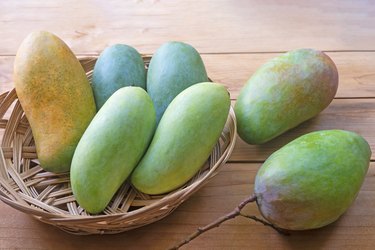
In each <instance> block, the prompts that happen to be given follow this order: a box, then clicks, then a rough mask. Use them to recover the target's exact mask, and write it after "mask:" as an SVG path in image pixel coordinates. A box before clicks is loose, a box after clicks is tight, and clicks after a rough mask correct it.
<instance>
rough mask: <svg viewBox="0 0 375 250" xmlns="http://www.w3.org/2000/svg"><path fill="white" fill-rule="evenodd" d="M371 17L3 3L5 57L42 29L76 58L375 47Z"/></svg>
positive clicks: (343, 8)
mask: <svg viewBox="0 0 375 250" xmlns="http://www.w3.org/2000/svg"><path fill="white" fill-rule="evenodd" d="M374 13H375V5H374V4H370V2H369V1H365V0H357V1H348V0H345V1H341V0H332V1H318V2H317V1H298V0H287V1H283V3H282V4H280V2H279V1H276V0H273V1H259V0H251V1H249V0H240V1H234V0H206V1H200V0H191V1H179V2H178V3H176V2H175V1H161V0H144V1H142V0H132V1H117V0H108V1H74V0H57V1H37V0H34V1H22V0H12V1H0V17H1V19H0V31H1V39H0V54H12V55H13V54H15V52H16V50H17V48H18V46H19V44H20V43H21V41H22V40H23V39H24V37H25V36H26V35H27V34H28V33H29V32H31V31H32V30H41V29H42V30H48V31H51V32H54V33H56V34H57V35H58V36H60V37H61V38H62V39H63V40H65V41H66V42H67V43H68V44H69V45H70V46H71V47H72V48H73V50H74V52H76V53H98V52H99V51H101V50H102V49H103V48H104V47H106V46H107V45H110V44H115V43H125V44H129V45H132V46H135V47H136V48H137V49H138V50H139V51H142V52H144V53H153V52H154V51H155V49H156V48H157V47H159V46H160V45H161V44H162V43H164V42H166V41H171V40H179V41H185V42H187V43H190V44H192V45H193V46H194V47H196V48H197V49H198V50H199V51H200V52H215V53H216V52H218V53H222V52H254V51H286V50H291V49H295V48H301V47H313V48H316V49H320V50H374V49H375V43H374V41H375V33H374V32H371V31H372V30H373V28H374V25H373V24H374V22H375V14H374ZM364 20H366V21H364Z"/></svg>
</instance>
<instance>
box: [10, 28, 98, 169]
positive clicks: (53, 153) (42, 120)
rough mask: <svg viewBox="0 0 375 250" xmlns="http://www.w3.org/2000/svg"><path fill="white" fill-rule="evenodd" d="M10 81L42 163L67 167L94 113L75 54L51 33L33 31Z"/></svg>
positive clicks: (89, 91) (48, 165)
mask: <svg viewBox="0 0 375 250" xmlns="http://www.w3.org/2000/svg"><path fill="white" fill-rule="evenodd" d="M14 86H15V89H16V92H17V96H18V99H19V101H20V103H21V106H22V108H23V110H24V111H25V115H26V117H27V119H28V121H29V123H30V127H31V130H32V132H33V136H34V141H35V146H36V152H37V154H38V159H39V162H40V165H41V167H42V168H43V169H44V170H46V171H51V172H66V171H69V169H70V165H71V161H72V158H73V154H74V150H75V148H76V146H77V144H78V142H79V140H80V138H81V136H82V135H83V133H84V132H85V129H86V128H87V126H88V125H89V123H90V122H91V120H92V118H93V117H94V115H95V113H96V108H95V101H94V96H93V93H92V89H91V86H90V83H89V80H88V79H87V77H86V73H85V71H84V70H83V68H82V66H81V64H80V63H79V61H78V60H77V58H76V56H75V55H74V54H73V52H72V51H71V50H70V49H69V47H68V46H67V45H66V44H65V43H64V42H63V41H62V40H61V39H60V38H58V37H57V36H55V35H54V34H51V33H49V32H46V31H37V32H32V33H31V34H30V35H28V36H27V37H26V38H25V40H24V41H23V42H22V44H21V46H20V47H19V49H18V51H17V55H16V58H15V62H14Z"/></svg>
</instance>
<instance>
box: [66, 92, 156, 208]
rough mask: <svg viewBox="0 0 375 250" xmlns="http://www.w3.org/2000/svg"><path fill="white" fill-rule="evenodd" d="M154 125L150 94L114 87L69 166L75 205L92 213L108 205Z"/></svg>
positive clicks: (132, 166) (128, 173)
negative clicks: (112, 92)
mask: <svg viewBox="0 0 375 250" xmlns="http://www.w3.org/2000/svg"><path fill="white" fill-rule="evenodd" d="M155 126H156V114H155V110H154V107H153V104H152V101H151V99H150V97H149V96H148V95H147V93H146V91H145V90H143V89H142V88H139V87H124V88H121V89H119V90H117V91H116V92H115V93H114V94H113V95H112V96H111V97H110V98H109V99H108V101H107V102H106V103H105V104H104V105H103V107H102V108H101V109H100V110H99V111H98V113H97V114H96V116H95V117H94V119H93V120H92V122H91V123H90V125H89V127H88V128H87V130H86V132H85V133H84V134H83V136H82V139H81V140H80V142H79V144H78V146H77V149H76V152H75V153H74V157H73V161H72V168H71V174H70V178H71V185H72V190H73V194H74V196H75V198H76V199H77V202H78V204H79V205H80V206H81V207H83V208H85V209H86V211H88V212H89V213H92V214H96V213H100V212H101V211H103V210H104V208H105V207H106V206H107V205H108V203H109V202H110V200H111V199H112V197H113V195H114V194H115V193H116V191H117V190H118V189H119V187H120V186H121V184H122V183H123V182H124V181H125V180H126V179H127V177H128V176H129V175H130V173H131V171H132V170H133V169H134V168H135V166H136V165H137V163H138V162H139V160H140V159H141V157H142V155H143V154H144V152H145V151H146V149H147V147H148V145H149V143H150V141H151V139H152V136H153V134H154V130H155Z"/></svg>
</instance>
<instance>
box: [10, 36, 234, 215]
mask: <svg viewBox="0 0 375 250" xmlns="http://www.w3.org/2000/svg"><path fill="white" fill-rule="evenodd" d="M14 81H15V88H16V92H17V95H18V99H19V101H20V103H21V105H22V107H23V109H24V111H25V115H26V117H27V118H28V121H29V123H30V127H31V129H32V132H33V135H34V140H35V145H36V151H37V154H38V159H39V161H40V165H41V166H42V167H43V168H44V169H45V170H46V171H52V172H64V171H70V179H71V187H72V190H73V194H74V196H75V198H76V199H77V202H78V203H79V205H80V206H81V207H83V208H85V209H86V211H88V212H89V213H93V214H95V213H100V212H101V211H103V210H104V208H105V207H106V206H107V205H108V203H109V202H110V200H111V198H112V197H113V196H114V194H115V193H116V191H117V190H118V189H119V187H120V186H121V185H122V183H123V182H124V181H125V180H126V179H128V178H130V180H131V183H132V185H133V186H134V187H135V188H137V189H138V190H140V191H141V192H144V193H147V194H163V193H167V192H169V191H172V190H174V189H176V188H178V187H180V186H181V185H183V184H185V183H186V182H187V181H188V180H189V179H191V178H192V177H193V176H194V175H195V174H196V173H197V172H198V171H199V169H200V168H201V167H202V165H203V164H204V163H205V161H206V160H207V159H208V157H209V155H210V154H211V152H212V150H213V147H214V146H215V144H216V143H217V141H218V139H219V137H220V135H221V132H222V130H223V128H224V125H225V122H226V120H227V117H228V113H229V107H230V97H229V93H228V91H227V90H226V88H225V87H224V86H223V85H221V84H217V83H212V82H208V77H207V73H206V69H205V67H204V64H203V61H202V59H201V57H200V55H199V53H198V52H197V51H196V50H195V49H194V48H193V47H192V46H190V45H188V44H185V43H181V42H169V43H166V44H164V45H163V46H161V47H160V48H159V49H158V51H157V52H156V53H155V55H154V56H153V57H152V60H151V62H150V64H149V67H148V72H146V69H145V65H144V62H143V59H142V57H141V55H140V54H139V53H138V52H137V51H136V50H135V49H134V48H132V47H130V46H127V45H120V44H118V45H114V46H111V47H108V48H107V49H105V50H104V51H103V52H102V54H101V55H100V57H99V58H98V60H97V62H96V64H95V67H94V70H93V76H92V83H91V84H90V82H89V80H88V78H87V77H86V74H85V72H84V70H83V68H82V66H81V64H80V63H79V61H78V60H77V58H76V57H75V55H74V54H73V52H72V51H71V50H70V49H69V48H68V46H67V45H66V44H65V43H64V42H63V41H62V40H61V39H59V38H58V37H56V36H55V35H53V34H51V33H49V32H34V33H31V34H30V35H29V36H28V37H27V38H26V39H25V40H24V41H23V43H22V44H21V46H20V48H19V50H18V52H17V56H16V60H15V66H14ZM146 90H147V92H146Z"/></svg>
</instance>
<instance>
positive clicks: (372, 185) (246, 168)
mask: <svg viewBox="0 0 375 250" xmlns="http://www.w3.org/2000/svg"><path fill="white" fill-rule="evenodd" d="M259 167H260V164H251V163H248V164H228V165H227V166H225V167H224V168H223V169H222V171H220V172H219V174H218V175H217V176H216V177H214V178H213V179H212V181H211V182H210V183H208V184H207V185H206V186H205V187H203V188H202V189H201V190H199V191H198V192H197V193H195V194H194V195H193V196H192V197H191V198H190V199H189V200H187V201H186V202H185V203H184V204H182V205H181V206H180V207H179V208H177V210H176V211H175V212H174V213H172V214H171V215H169V216H168V217H167V218H165V219H163V220H161V221H159V222H156V223H153V224H151V225H148V226H144V227H142V228H140V229H136V230H132V231H129V232H125V233H122V234H117V235H107V236H105V237H104V236H100V235H96V236H85V237H83V236H75V235H70V234H67V233H65V232H62V231H60V230H58V229H56V228H55V227H52V226H50V225H46V224H43V223H40V222H37V221H35V220H34V219H32V218H31V217H30V216H29V215H26V214H23V213H20V212H18V211H17V210H15V209H13V208H10V207H8V206H7V205H5V204H4V203H0V211H1V213H2V214H6V215H7V216H3V217H2V219H1V220H0V246H1V247H2V248H4V249H14V248H21V249H24V248H25V247H27V248H29V249H103V248H105V249H107V248H108V249H120V248H126V249H156V250H158V249H166V248H167V247H170V246H172V245H173V244H174V243H175V242H176V241H179V240H181V239H182V238H184V237H186V236H187V235H188V234H189V233H191V232H193V231H194V230H195V229H197V228H198V227H199V226H203V225H205V224H207V223H209V222H211V221H212V220H214V219H215V218H217V217H219V216H222V215H224V214H226V213H228V212H229V211H231V209H233V208H234V207H235V206H236V205H237V204H238V203H239V202H240V201H241V200H242V199H244V198H245V197H246V196H247V195H250V194H251V193H252V190H253V187H254V178H255V175H256V172H257V170H258V168H259ZM374 176H375V163H371V166H370V169H369V172H368V173H367V176H366V179H365V182H364V185H363V186H362V189H361V191H360V192H359V195H358V197H357V199H356V201H355V202H354V204H353V205H352V206H351V207H350V208H349V210H348V211H347V212H346V213H345V214H344V215H343V216H342V217H341V218H340V219H339V220H338V221H337V222H335V223H333V224H331V225H329V226H327V227H324V228H321V229H318V230H312V231H305V232H293V233H292V235H291V236H282V235H279V234H277V233H276V232H275V231H273V230H272V229H270V228H267V227H264V226H263V225H261V224H258V223H255V222H253V221H249V220H247V219H244V218H236V219H234V220H232V221H228V222H226V223H224V224H223V225H222V226H221V227H219V228H216V229H213V230H211V231H210V232H207V233H205V234H204V235H202V236H201V237H199V238H197V239H196V240H194V241H193V242H191V243H190V244H189V245H188V246H187V247H184V248H182V249H291V248H293V249H320V248H325V249H343V248H345V249H348V248H351V249H372V248H373V243H374V241H375V221H374V220H373V217H374V216H375V210H374V209H373V207H374V206H375V177H374ZM243 211H244V213H246V214H252V215H257V216H259V212H258V210H257V207H256V205H255V204H249V205H248V206H247V207H245V209H244V210H243Z"/></svg>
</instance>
